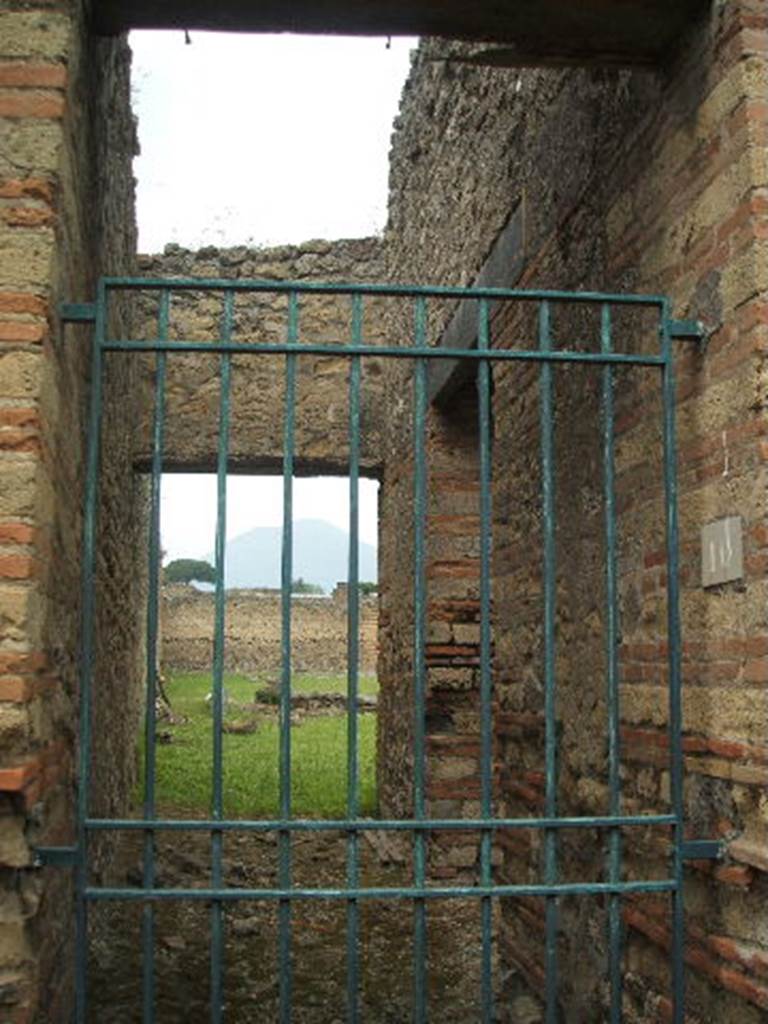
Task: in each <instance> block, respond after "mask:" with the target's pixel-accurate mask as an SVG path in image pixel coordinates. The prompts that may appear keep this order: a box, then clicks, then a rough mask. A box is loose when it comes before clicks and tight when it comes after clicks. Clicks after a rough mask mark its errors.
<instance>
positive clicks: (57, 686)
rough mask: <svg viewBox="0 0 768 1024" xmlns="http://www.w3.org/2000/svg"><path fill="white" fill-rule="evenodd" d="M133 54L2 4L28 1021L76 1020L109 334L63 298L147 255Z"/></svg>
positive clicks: (125, 746) (126, 746)
mask: <svg viewBox="0 0 768 1024" xmlns="http://www.w3.org/2000/svg"><path fill="white" fill-rule="evenodd" d="M128 68H129V53H128V50H127V47H126V44H125V41H124V40H123V39H120V38H118V39H114V40H111V41H104V42H94V41H88V40H87V37H86V34H85V31H84V24H83V18H82V11H81V5H80V4H79V3H76V2H72V3H64V4H57V5H51V4H48V3H40V4H37V3H34V2H32V3H27V4H24V5H19V4H15V3H4V4H0V349H1V350H2V351H0V381H2V383H1V384H0V396H1V397H0V748H1V749H2V755H1V757H2V761H1V762H0V790H2V794H0V801H1V803H0V808H1V814H2V817H1V818H0V861H2V868H3V870H2V894H1V895H0V901H1V902H2V906H3V913H2V917H3V922H2V925H0V935H1V936H2V937H1V939H0V977H1V978H2V984H1V989H2V1014H3V1019H4V1020H8V1021H14V1022H16V1021H19V1022H21V1021H30V1020H33V1019H40V1020H45V1021H50V1022H53V1021H56V1022H58V1021H64V1020H66V1019H68V1018H69V1007H70V999H71V995H72V977H73V975H72V957H73V935H72V921H73V917H72V915H71V914H70V909H71V906H72V904H71V889H70V883H71V872H70V871H69V870H68V869H66V868H58V867H57V868H46V869H38V868H34V867H33V866H32V849H33V848H34V847H36V846H38V845H62V844H67V843H70V842H72V840H73V825H72V823H73V796H74V786H73V783H74V777H73V766H74V754H75V746H76V743H75V736H76V732H77V712H78V669H77V657H78V655H77V651H78V636H79V627H80V623H79V614H80V604H79V597H78V594H79V574H80V553H81V547H80V535H81V529H82V523H81V503H80V500H79V497H78V496H79V495H81V494H82V493H83V464H84V442H85V411H86V402H87V382H88V374H89V370H88V365H89V339H90V336H91V334H90V330H89V329H88V328H81V329H78V330H74V329H70V328H67V329H66V331H65V330H64V329H63V327H62V324H61V322H60V320H59V316H58V308H59V303H60V302H62V301H72V300H81V301H84V300H89V299H92V298H93V297H94V280H95V275H96V274H97V273H99V272H100V270H102V269H108V270H112V271H114V272H122V271H125V270H127V269H129V268H130V266H131V254H132V252H133V250H134V245H135V237H134V228H133V180H132V176H131V167H130V159H131V156H132V154H133V151H134V147H135V133H134V124H133V120H132V118H131V115H130V111H129V107H128ZM133 388H134V385H133V382H132V380H131V374H130V370H129V368H128V367H127V366H125V365H120V366H118V365H113V366H111V367H109V368H108V370H107V391H108V393H109V394H110V395H111V397H112V400H113V401H116V402H117V403H121V407H122V409H123V417H124V416H125V413H126V412H127V413H128V421H127V422H128V424H129V423H130V406H129V405H128V404H127V403H126V402H125V396H126V394H127V393H129V392H130V391H131V390H132V389H133ZM125 426H126V422H125V420H124V422H123V423H122V424H120V425H116V424H115V421H114V419H111V418H110V417H107V418H106V420H105V424H104V436H105V440H107V441H108V448H109V454H105V459H104V467H103V474H104V485H103V488H102V497H103V506H102V516H101V523H102V526H101V534H100V549H101V552H102V558H101V561H100V582H99V591H98V594H99V599H98V600H97V624H98V630H99V635H100V637H101V639H100V641H99V643H98V645H97V649H96V653H95V658H94V670H95V673H96V678H97V679H98V685H99V692H100V694H101V695H102V696H103V697H104V698H105V699H104V701H103V702H102V703H101V705H100V710H99V711H97V712H96V715H95V724H96V727H97V728H96V732H95V737H96V739H95V749H94V758H95V766H96V767H97V769H99V770H98V771H97V772H96V773H95V775H94V781H93V788H92V797H93V802H92V809H94V810H97V811H100V812H108V811H114V810H117V809H118V808H122V807H123V806H124V800H125V796H126V792H127V790H128V788H129V787H130V785H131V783H132V781H133V778H134V765H135V762H134V756H133V743H134V735H135V720H136V713H137V711H138V699H137V690H136V682H137V663H136V654H137V649H138V647H137V645H138V635H139V634H138V631H137V621H136V617H135V612H136V609H137V607H138V604H139V601H140V596H141V589H142V587H141V573H140V572H137V571H136V568H135V566H133V565H132V564H131V563H130V554H131V551H132V549H133V548H135V544H136V534H135V531H136V528H137V524H139V523H140V521H141V516H140V514H139V511H138V509H139V501H140V498H141V492H140V490H138V489H137V488H136V486H135V484H134V480H133V474H132V472H131V469H130V462H129V461H128V458H127V457H128V455H129V452H128V450H127V448H126V446H125V444H124V443H123V444H122V445H121V438H123V437H124V430H125ZM107 634H108V635H109V640H108V641H106V640H105V636H106V635H107ZM107 650H108V653H109V658H108V659H105V654H106V653H107ZM115 688H117V690H116V689H115ZM117 694H119V701H118V696H117ZM117 703H119V704H120V706H122V707H124V708H125V715H124V717H121V718H120V720H111V729H110V730H109V734H108V731H107V729H106V728H105V727H104V717H103V716H104V711H105V710H108V711H109V712H110V714H111V711H112V708H113V707H114V706H115V705H116V704H117ZM107 742H108V744H109V747H110V754H109V758H108V760H107V758H106V757H105V756H104V749H105V746H106V744H107ZM107 763H108V765H109V770H107ZM101 866H102V860H101V855H100V852H99V849H98V848H97V850H96V856H95V868H96V871H97V872H98V871H100V869H101Z"/></svg>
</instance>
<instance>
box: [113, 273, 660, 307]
mask: <svg viewBox="0 0 768 1024" xmlns="http://www.w3.org/2000/svg"><path fill="white" fill-rule="evenodd" d="M103 281H104V285H105V287H106V288H107V289H128V288H131V289H133V288H135V289H140V290H147V289H149V290H157V289H162V288H170V289H171V290H172V291H189V290H190V289H191V290H197V291H236V292H283V293H284V292H302V293H307V292H309V293H315V294H317V293H320V294H335V295H339V294H341V295H392V296H397V295H400V296H403V297H413V296H417V295H422V296H426V297H429V296H434V297H436V298H447V299H467V298H469V299H472V298H474V299H521V300H531V301H534V302H539V301H541V300H542V299H548V300H550V301H551V302H609V303H615V304H616V305H622V306H663V305H664V302H665V299H664V296H662V295H620V294H616V293H615V292H565V291H546V290H544V291H542V290H538V289H525V288H472V287H469V288H459V287H452V286H450V285H406V284H351V283H342V282H339V283H336V282H318V281H260V280H239V279H238V280H221V279H217V278H194V277H191V278H150V277H105V278H104V279H103Z"/></svg>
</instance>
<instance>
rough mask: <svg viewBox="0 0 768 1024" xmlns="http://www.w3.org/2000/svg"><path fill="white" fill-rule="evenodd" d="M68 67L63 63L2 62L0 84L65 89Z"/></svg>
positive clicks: (0, 65)
mask: <svg viewBox="0 0 768 1024" xmlns="http://www.w3.org/2000/svg"><path fill="white" fill-rule="evenodd" d="M66 84H67V69H66V68H65V67H64V65H63V64H31V63H28V62H26V61H15V60H12V61H5V62H3V63H0V86H16V87H19V88H34V89H63V88H64V86H65V85H66Z"/></svg>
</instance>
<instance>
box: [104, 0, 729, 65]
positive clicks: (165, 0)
mask: <svg viewBox="0 0 768 1024" xmlns="http://www.w3.org/2000/svg"><path fill="white" fill-rule="evenodd" d="M708 7H709V0H578V2H575V0H507V2H505V3H499V0H475V2H474V3H469V2H467V0H217V2H211V0H92V21H93V26H94V29H95V30H96V32H97V33H99V34H105V35H113V34H116V33H119V32H123V31H126V30H128V29H131V28H153V29H174V28H175V29H189V30H193V29H198V30H219V31H229V32H305V33H324V34H329V35H333V34H344V35H434V36H444V37H446V38H454V39H474V40H486V41H493V42H496V43H509V44H513V51H512V52H514V53H515V54H516V55H517V56H516V58H515V59H516V60H517V62H518V64H519V63H520V62H522V63H524V64H526V65H529V64H541V63H545V64H553V63H555V64H557V63H561V64H582V63H610V64H614V65H615V64H617V63H619V64H637V63H640V64H648V63H654V62H659V61H661V60H663V59H664V57H665V55H666V54H667V53H668V52H669V51H670V49H672V48H673V46H674V44H675V42H676V40H677V39H679V37H680V35H681V34H682V32H683V31H684V29H685V27H686V25H687V24H688V23H690V21H691V19H692V18H694V17H696V16H698V15H699V14H701V13H703V12H704V11H705V10H707V9H708ZM508 59H509V57H508Z"/></svg>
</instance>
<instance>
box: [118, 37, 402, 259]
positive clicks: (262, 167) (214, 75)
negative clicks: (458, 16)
mask: <svg viewBox="0 0 768 1024" xmlns="http://www.w3.org/2000/svg"><path fill="white" fill-rule="evenodd" d="M191 40H192V42H191V44H190V45H187V44H185V42H184V34H183V33H182V32H134V33H132V34H131V47H132V49H133V88H132V93H133V106H134V111H135V112H136V114H137V116H138V119H139V138H140V142H141V150H142V152H141V155H140V156H139V157H138V159H137V160H136V162H135V165H134V167H135V173H136V176H137V178H138V213H139V251H140V252H159V251H161V250H162V248H163V247H164V246H165V244H166V242H178V243H179V244H180V245H184V246H187V247H190V248H198V247H200V246H202V245H219V246H223V245H239V244H244V243H250V244H255V245H276V244H282V243H284V242H302V241H306V240H307V239H310V238H355V237H361V236H365V235H368V234H372V233H375V232H377V231H381V230H382V228H383V227H384V223H385V219H386V207H387V177H388V166H387V156H388V153H389V143H390V135H391V132H392V121H393V119H394V117H395V115H396V114H397V108H398V103H399V99H400V92H401V89H402V86H403V82H404V80H405V77H406V75H407V72H408V67H409V53H410V50H411V49H412V48H413V47H414V46H415V44H416V40H414V39H393V40H392V41H391V44H390V46H389V48H387V41H386V40H385V39H383V38H372V39H361V38H348V37H338V36H337V37H318V36H293V35H243V34H234V33H216V32H193V33H192V34H191Z"/></svg>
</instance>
